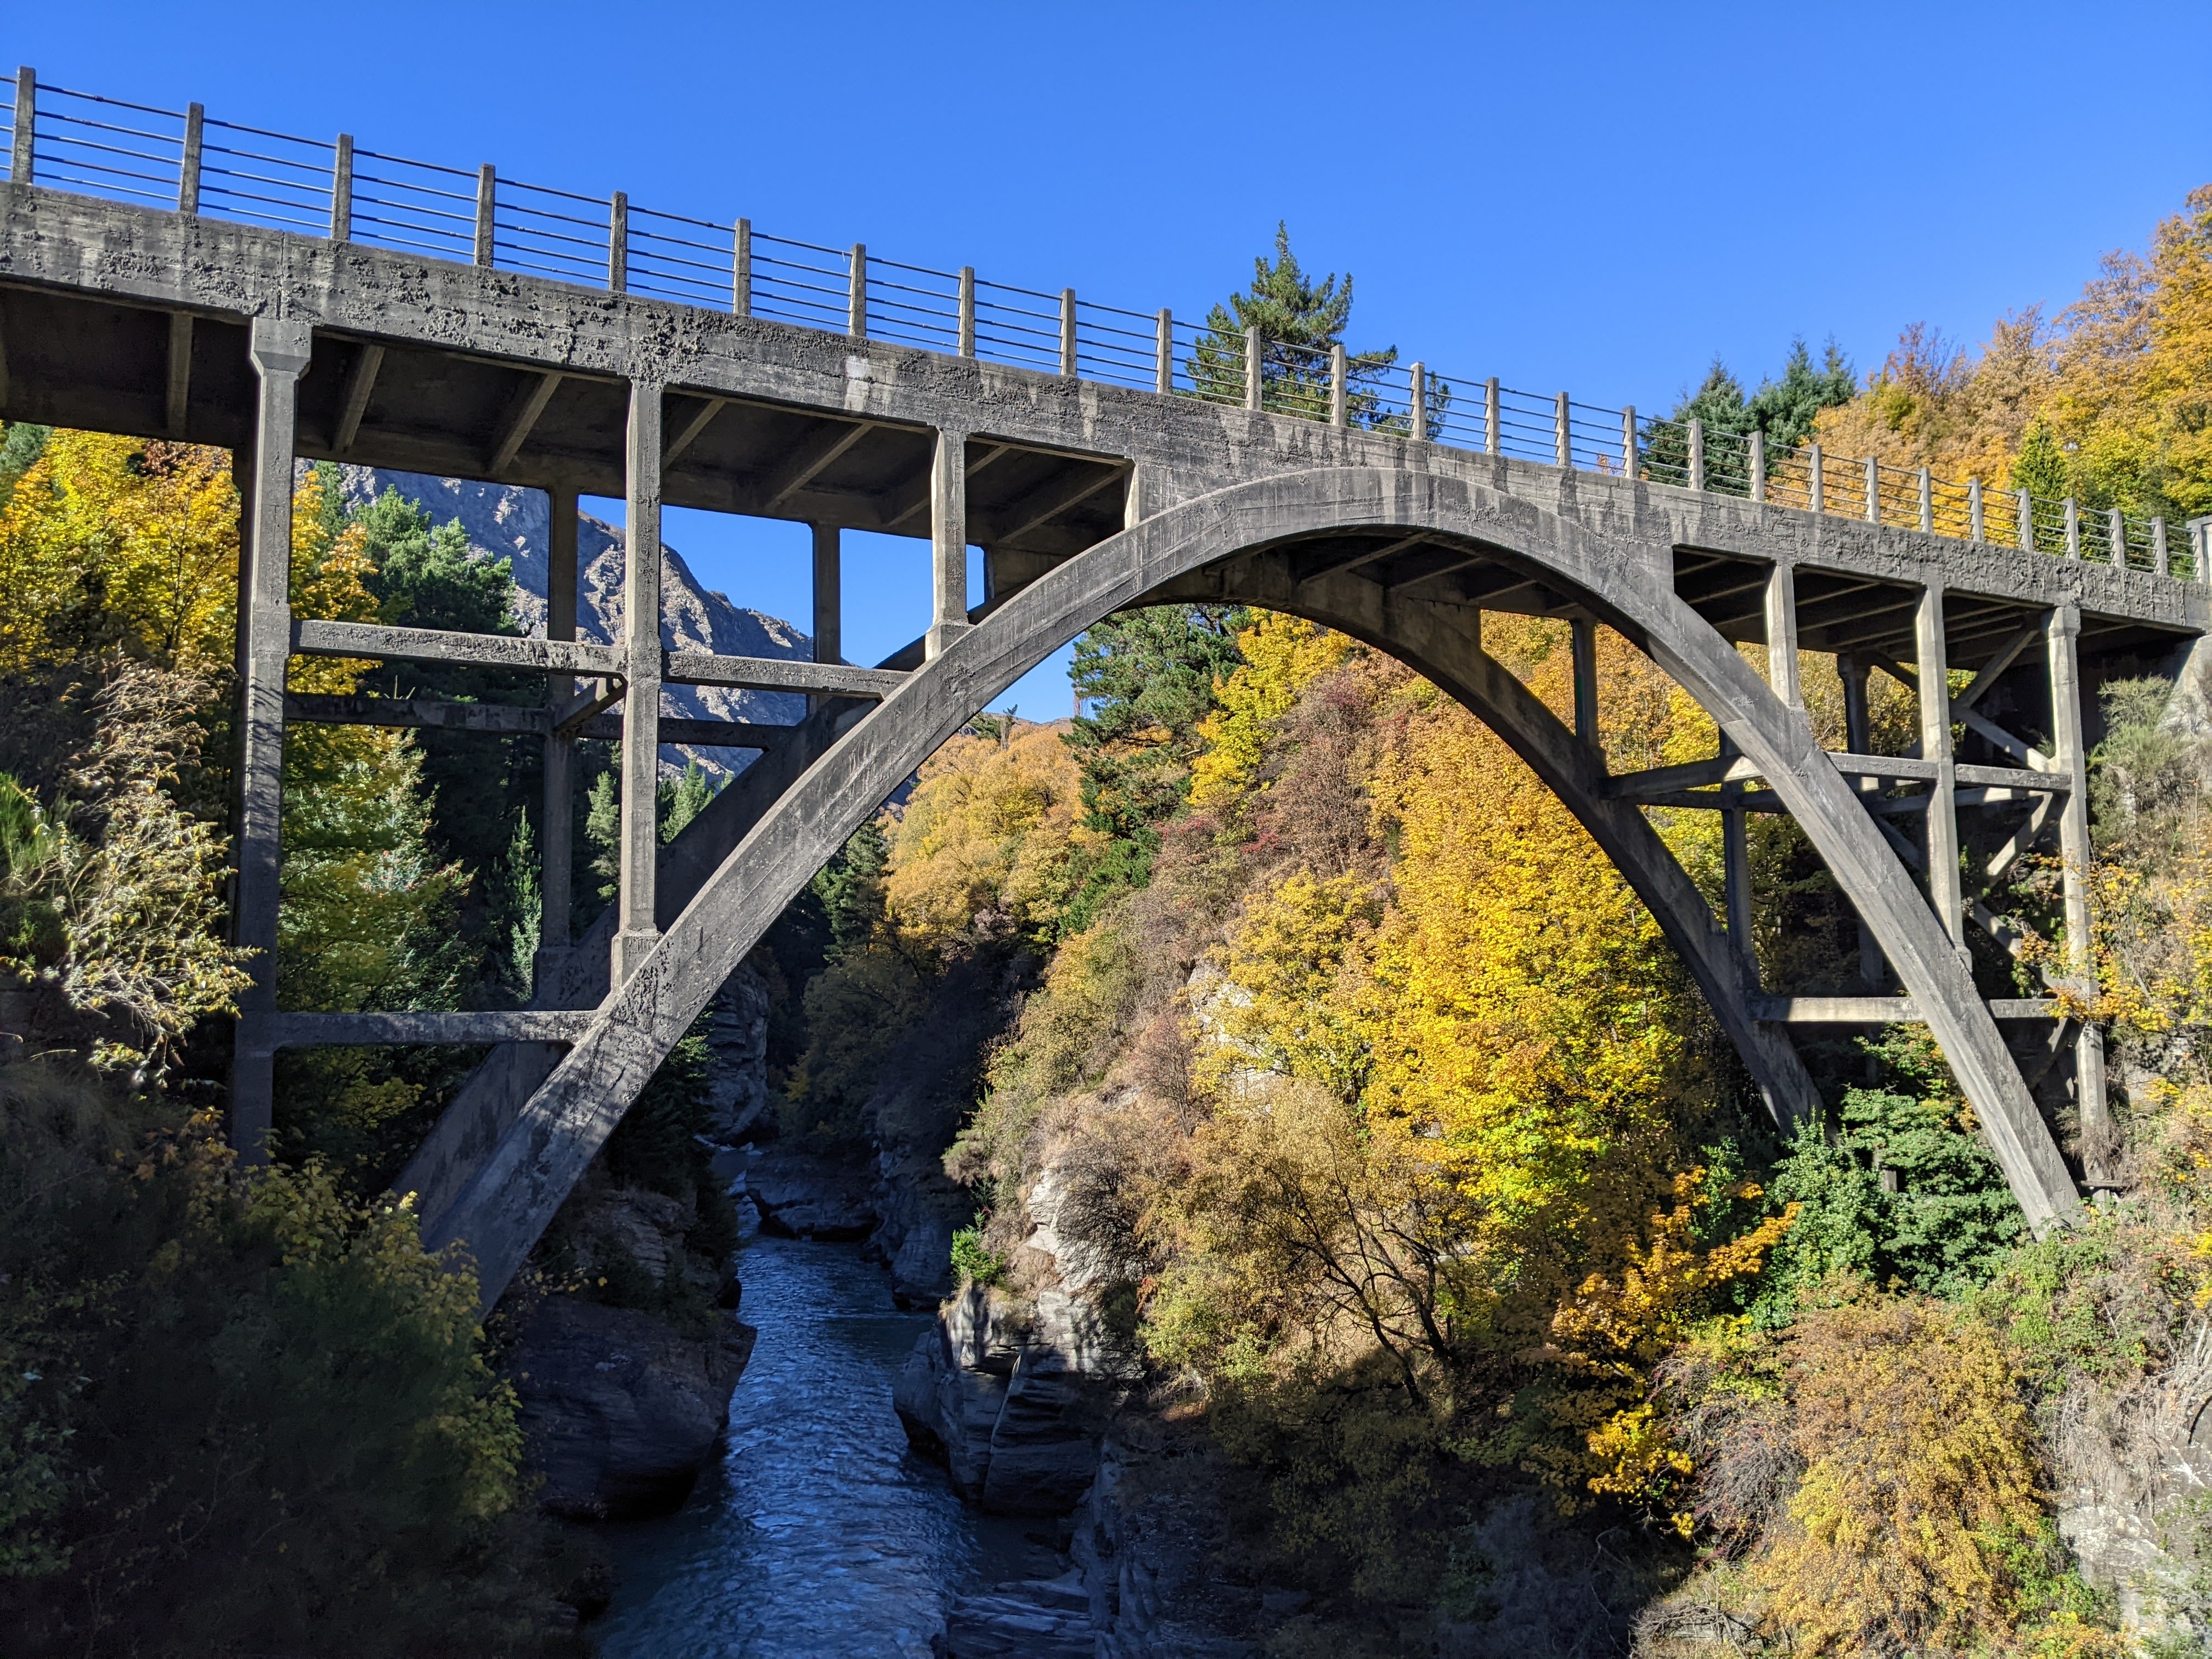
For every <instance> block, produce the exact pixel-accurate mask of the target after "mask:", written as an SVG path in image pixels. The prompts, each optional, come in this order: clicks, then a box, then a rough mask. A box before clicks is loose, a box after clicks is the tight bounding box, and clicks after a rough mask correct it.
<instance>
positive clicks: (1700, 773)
mask: <svg viewBox="0 0 2212 1659" xmlns="http://www.w3.org/2000/svg"><path fill="white" fill-rule="evenodd" d="M1758 775H1759V769H1758V768H1757V767H1756V766H1753V764H1752V763H1750V762H1749V761H1747V760H1745V759H1744V758H1743V757H1741V756H1735V757H1721V756H1716V757H1713V758H1712V759H1711V760H1698V761H1684V762H1683V763H1681V764H1680V766H1655V767H1652V768H1651V769H1650V770H1648V771H1644V772H1623V773H1621V774H1620V775H1618V776H1616V777H1612V778H1608V779H1607V781H1606V785H1605V793H1606V796H1607V799H1612V800H1647V799H1656V797H1658V796H1661V795H1671V794H1674V793H1679V792H1680V791H1681V790H1684V789H1701V788H1705V787H1709V786H1711V785H1713V784H1717V783H1741V782H1743V781H1745V780H1746V779H1748V778H1755V777H1757V776H1758Z"/></svg>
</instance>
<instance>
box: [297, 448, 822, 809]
mask: <svg viewBox="0 0 2212 1659" xmlns="http://www.w3.org/2000/svg"><path fill="white" fill-rule="evenodd" d="M337 471H338V474H339V477H340V481H341V484H340V487H341V489H343V493H344V496H345V499H346V501H347V502H348V503H349V505H352V506H356V507H360V506H366V505H367V504H368V502H370V501H374V500H375V499H376V498H377V497H379V496H380V495H383V494H384V492H385V491H386V490H387V489H392V490H397V491H398V493H399V494H400V495H403V496H404V497H406V499H408V500H409V501H413V502H414V503H415V504H416V506H417V507H421V508H422V510H423V511H424V512H426V513H428V514H429V515H430V518H431V520H432V521H433V522H434V523H437V524H441V525H442V524H447V523H457V524H459V526H460V527H461V531H462V533H463V534H465V536H467V538H469V545H470V546H471V547H472V548H474V549H475V550H477V552H479V553H480V554H482V555H483V556H484V557H486V558H494V559H496V558H504V559H510V560H512V561H513V569H514V585H515V588H516V590H517V592H516V597H515V604H514V610H515V618H516V620H517V621H518V622H520V623H521V624H522V626H523V628H524V629H525V630H526V632H528V633H531V634H534V635H544V632H545V588H546V574H547V544H548V539H549V531H550V501H549V500H548V498H547V496H546V495H545V494H544V492H543V491H542V490H536V489H523V488H521V487H520V485H514V484H493V483H480V482H478V481H477V480H475V479H472V478H439V477H431V476H429V475H428V474H427V473H422V472H393V471H386V470H385V469H384V468H381V467H370V466H341V467H340V468H338V469H337ZM581 518H582V522H581V524H580V526H578V528H577V534H576V564H577V568H578V571H579V573H580V584H579V586H580V592H579V593H578V595H577V600H576V631H577V633H578V635H580V637H582V638H584V639H586V640H591V641H597V642H598V643H599V644H603V645H605V644H611V643H613V642H614V641H615V640H616V639H617V637H618V636H619V635H620V634H621V632H622V626H623V561H624V560H625V559H626V558H627V557H628V544H627V538H626V536H625V534H624V532H623V527H622V526H619V525H611V524H608V523H606V522H605V520H599V519H595V518H593V517H592V516H591V515H590V514H588V513H586V514H583V515H581ZM660 559H661V568H660V591H661V601H660V637H661V640H662V641H663V642H664V643H665V644H666V645H667V646H668V647H669V648H670V649H671V650H680V651H712V652H716V653H720V654H721V655H724V656H735V657H788V658H793V659H799V660H801V661H804V660H806V659H811V657H812V656H813V654H814V641H813V640H812V639H811V637H810V636H809V635H805V634H802V633H801V632H799V629H796V628H793V626H792V625H791V624H790V623H787V622H785V621H784V620H783V619H782V618H781V617H770V616H766V615H764V614H763V613H762V612H760V611H749V610H746V609H744V607H743V606H740V605H735V604H733V603H732V601H731V599H730V598H729V596H728V595H727V594H725V593H720V592H715V591H714V590H713V589H711V588H708V587H706V586H702V585H701V583H700V581H699V579H698V578H697V577H696V576H695V575H694V574H692V573H691V567H690V565H688V564H686V563H685V562H684V556H683V555H682V554H680V553H678V551H677V550H675V549H674V548H672V547H671V546H669V545H668V544H667V543H665V542H663V543H662V544H661V546H660ZM663 708H664V709H665V712H666V713H668V714H676V715H681V716H683V717H684V718H686V719H690V720H758V721H763V722H765V723H769V724H786V723H788V722H791V721H794V720H799V719H800V718H801V717H802V716H804V715H805V713H806V699H805V697H803V696H794V695H793V694H791V693H787V692H774V691H742V690H733V689H732V688H729V687H726V686H702V685H685V686H671V687H670V688H669V689H668V690H667V692H666V693H665V702H664V703H663ZM752 758H753V756H752V751H751V750H745V749H717V748H707V747H701V746H696V745H692V744H663V745H662V747H661V751H660V759H661V765H662V767H663V768H664V769H667V770H670V771H674V772H681V771H682V770H683V769H684V765H685V764H686V763H687V762H690V761H696V762H697V763H698V764H699V765H700V767H701V768H702V769H703V770H705V771H707V772H709V773H712V774H715V775H734V774H735V773H738V772H740V771H743V770H744V768H745V767H746V766H748V765H750V763H751V762H752Z"/></svg>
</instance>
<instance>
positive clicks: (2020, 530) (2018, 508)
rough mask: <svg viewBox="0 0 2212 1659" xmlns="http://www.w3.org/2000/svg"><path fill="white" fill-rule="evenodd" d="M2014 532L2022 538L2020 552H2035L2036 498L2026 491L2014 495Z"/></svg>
mask: <svg viewBox="0 0 2212 1659" xmlns="http://www.w3.org/2000/svg"><path fill="white" fill-rule="evenodd" d="M2013 513H2014V514H2015V519H2014V531H2015V534H2016V535H2017V536H2018V537H2019V538H2020V550H2021V552H2023V553H2033V552H2034V551H2035V497H2034V496H2033V495H2029V494H2028V493H2027V491H2026V490H2025V489H2022V490H2017V491H2015V492H2014V495H2013Z"/></svg>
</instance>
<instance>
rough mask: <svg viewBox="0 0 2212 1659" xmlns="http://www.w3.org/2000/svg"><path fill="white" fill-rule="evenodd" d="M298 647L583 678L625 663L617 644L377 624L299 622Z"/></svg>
mask: <svg viewBox="0 0 2212 1659" xmlns="http://www.w3.org/2000/svg"><path fill="white" fill-rule="evenodd" d="M292 649H293V651H294V653H295V654H297V655H299V656H302V657H370V658H375V659H378V660H380V661H383V662H420V663H443V664H452V665H455V666H458V667H465V668H503V669H507V670H510V671H513V672H516V673H523V674H564V675H572V676H578V677H584V676H599V675H605V674H614V673H618V672H619V671H621V668H622V665H623V657H622V653H621V652H619V651H617V650H616V649H615V648H614V647H612V646H606V645H586V644H584V643H583V642H581V641H574V640H539V639H532V638H529V637H527V636H523V637H517V636H515V635H508V634H463V633H459V632H456V631H452V630H448V629H440V628H381V627H379V626H377V625H376V624H375V623H351V622H316V621H308V622H295V623H293V624H292Z"/></svg>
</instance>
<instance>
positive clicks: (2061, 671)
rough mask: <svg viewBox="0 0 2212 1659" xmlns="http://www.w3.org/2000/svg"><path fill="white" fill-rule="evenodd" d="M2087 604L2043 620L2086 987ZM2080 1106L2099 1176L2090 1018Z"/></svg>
mask: <svg viewBox="0 0 2212 1659" xmlns="http://www.w3.org/2000/svg"><path fill="white" fill-rule="evenodd" d="M2080 639H2081V611H2080V609H2079V608H2078V607H2076V606H2075V605H2074V604H2072V603H2071V602H2070V601H2069V602H2068V603H2066V604H2063V605H2054V606H2053V607H2052V608H2051V614H2050V616H2049V617H2048V618H2047V619H2046V620H2045V623H2044V641H2045V646H2046V647H2047V649H2048V651H2049V653H2050V671H2051V747H2052V750H2053V751H2054V752H2053V755H2052V758H2053V759H2054V760H2056V761H2057V763H2058V769H2059V770H2060V771H2061V772H2062V773H2063V774H2064V775H2065V776H2066V780H2067V782H2068V785H2069V787H2068V789H2067V792H2066V794H2065V796H2064V798H2063V800H2062V802H2061V805H2060V808H2059V814H2058V852H2059V857H2060V859H2061V860H2062V861H2063V864H2064V866H2065V868H2064V871H2063V873H2062V875H2061V878H2060V884H2061V888H2062V890H2063V896H2064V899H2065V915H2066V969H2067V972H2068V974H2069V975H2070V976H2071V977H2072V978H2073V979H2074V981H2075V983H2076V984H2077V985H2078V986H2079V987H2081V991H2082V992H2083V993H2084V994H2088V993H2090V992H2091V991H2092V988H2093V968H2092V963H2091V957H2090V927H2091V918H2090V915H2089V859H2090V846H2089V766H2088V753H2087V744H2085V742H2084V740H2083V734H2082V721H2081V659H2080V655H2079V649H2078V647H2079V641H2080ZM2074 1086H2075V1102H2074V1104H2075V1110H2076V1111H2077V1112H2078V1113H2079V1114H2080V1116H2081V1161H2082V1164H2083V1172H2084V1173H2085V1174H2086V1175H2087V1176H2088V1177H2089V1180H2090V1182H2092V1183H2093V1184H2094V1183H2096V1182H2100V1181H2102V1180H2103V1179H2104V1178H2105V1176H2106V1174H2107V1173H2108V1170H2109V1164H2108V1158H2109V1154H2110V1153H2111V1152H2112V1150H2113V1147H2112V1108H2111V1105H2110V1103H2108V1101H2107V1100H2106V1089H2105V1033H2104V1030H2103V1028H2102V1027H2100V1026H2099V1025H2098V1024H2097V1023H2096V1022H2095V1021H2094V1020H2084V1021H2082V1023H2081V1031H2080V1034H2079V1035H2078V1036H2076V1037H2075V1042H2074Z"/></svg>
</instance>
